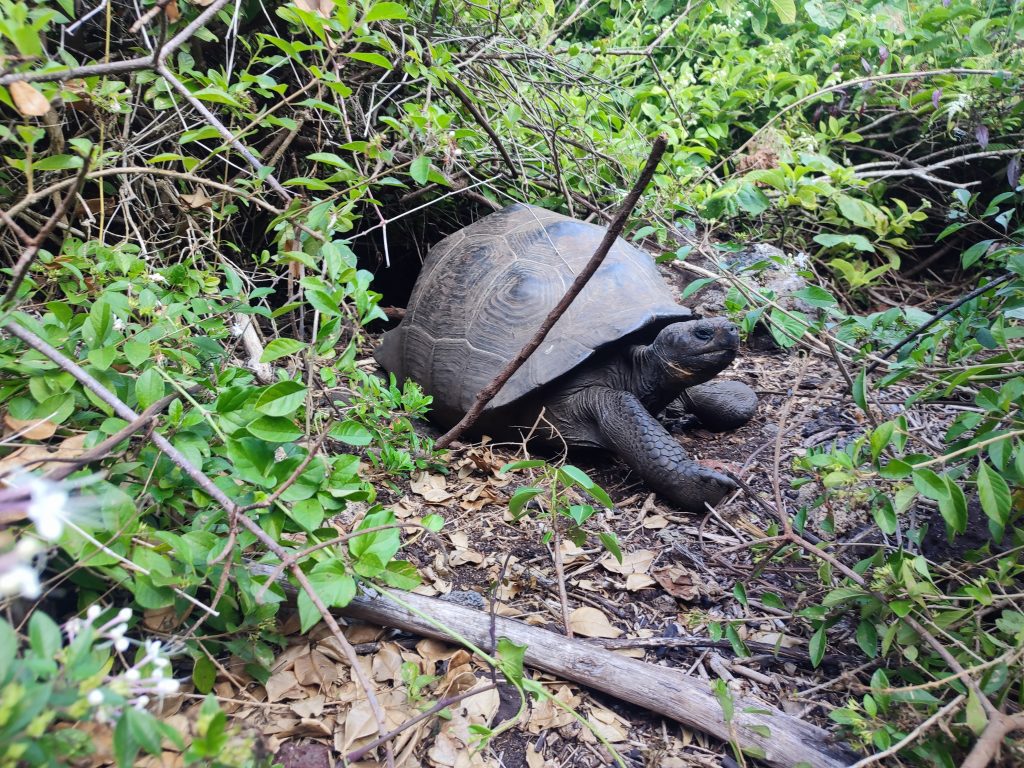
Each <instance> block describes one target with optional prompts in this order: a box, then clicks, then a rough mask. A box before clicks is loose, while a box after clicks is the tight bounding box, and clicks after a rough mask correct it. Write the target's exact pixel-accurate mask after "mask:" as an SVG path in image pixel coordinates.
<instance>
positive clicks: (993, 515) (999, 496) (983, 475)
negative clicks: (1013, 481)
mask: <svg viewBox="0 0 1024 768" xmlns="http://www.w3.org/2000/svg"><path fill="white" fill-rule="evenodd" d="M977 481H978V498H979V499H980V500H981V508H982V509H983V510H985V514H986V515H988V517H989V519H990V520H992V521H994V522H996V523H999V525H1006V524H1007V523H1008V522H1009V520H1010V508H1011V498H1010V487H1009V486H1008V485H1007V484H1006V481H1005V480H1004V479H1003V478H1002V477H1000V476H999V475H998V474H996V471H995V470H994V469H992V468H991V467H989V465H988V464H987V463H986V462H985V460H984V459H982V460H981V461H980V462H979V464H978V477H977Z"/></svg>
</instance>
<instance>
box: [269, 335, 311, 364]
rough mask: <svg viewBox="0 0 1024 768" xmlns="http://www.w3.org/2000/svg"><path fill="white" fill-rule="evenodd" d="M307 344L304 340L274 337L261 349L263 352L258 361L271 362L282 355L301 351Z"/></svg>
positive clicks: (285, 355)
mask: <svg viewBox="0 0 1024 768" xmlns="http://www.w3.org/2000/svg"><path fill="white" fill-rule="evenodd" d="M307 346H308V345H307V344H306V342H304V341H299V340H298V339H274V340H273V341H271V342H270V343H269V344H267V347H266V349H264V350H263V354H262V355H260V362H261V363H271V362H273V361H274V360H278V359H280V358H282V357H287V356H288V355H294V354H295V353H296V352H301V351H302V350H304V349H305V348H306V347H307Z"/></svg>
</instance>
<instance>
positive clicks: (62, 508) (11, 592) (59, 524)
mask: <svg viewBox="0 0 1024 768" xmlns="http://www.w3.org/2000/svg"><path fill="white" fill-rule="evenodd" d="M7 486H8V487H7V488H5V489H4V490H3V491H0V509H14V510H22V509H23V510H24V512H25V516H26V517H27V518H28V519H29V520H30V521H31V522H32V525H33V528H34V530H35V533H36V535H37V536H38V537H39V539H42V540H43V541H56V540H57V539H59V538H60V537H61V534H62V533H64V526H65V525H66V523H67V521H68V519H69V509H70V504H69V501H70V496H69V494H68V491H67V489H66V488H65V487H64V486H63V485H61V484H59V483H54V482H50V481H49V480H44V479H42V478H40V477H35V476H33V475H29V474H20V475H15V476H14V477H13V478H11V479H10V480H8V481H7ZM45 548H46V547H45V546H44V545H43V543H42V542H41V541H39V540H38V539H35V538H31V537H28V536H22V537H21V538H20V539H19V540H18V542H17V544H15V546H14V548H13V549H11V550H10V551H8V552H5V553H3V554H2V555H0V598H3V597H24V598H26V599H28V600H35V599H37V598H38V597H39V596H40V595H41V594H42V586H41V585H40V583H39V572H38V570H37V569H36V568H35V566H34V565H33V563H32V561H33V558H35V557H36V555H38V554H40V553H41V552H42V551H43V550H44V549H45Z"/></svg>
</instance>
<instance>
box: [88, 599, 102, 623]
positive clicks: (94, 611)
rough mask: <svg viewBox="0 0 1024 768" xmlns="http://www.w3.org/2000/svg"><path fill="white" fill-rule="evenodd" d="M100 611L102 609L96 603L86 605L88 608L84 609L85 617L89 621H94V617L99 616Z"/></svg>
mask: <svg viewBox="0 0 1024 768" xmlns="http://www.w3.org/2000/svg"><path fill="white" fill-rule="evenodd" d="M101 613H103V609H102V608H100V607H99V606H98V605H96V603H93V604H92V605H90V606H89V607H88V609H86V611H85V617H86V618H87V619H89V621H96V619H98V618H99V617H100V614H101Z"/></svg>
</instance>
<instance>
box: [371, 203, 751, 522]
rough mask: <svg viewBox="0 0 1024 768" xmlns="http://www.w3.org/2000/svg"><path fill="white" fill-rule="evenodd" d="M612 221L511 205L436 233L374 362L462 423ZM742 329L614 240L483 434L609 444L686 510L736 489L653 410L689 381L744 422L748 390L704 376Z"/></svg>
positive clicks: (707, 404) (437, 412)
mask: <svg viewBox="0 0 1024 768" xmlns="http://www.w3.org/2000/svg"><path fill="white" fill-rule="evenodd" d="M603 234H604V229H603V228H601V227H598V226H595V225H592V224H586V223H584V222H580V221H576V220H574V219H570V218H568V217H566V216H562V215H560V214H557V213H552V212H551V211H546V210H543V209H540V208H535V207H533V206H527V205H522V204H516V205H512V206H509V207H508V208H505V209H503V210H501V211H498V212H497V213H493V214H491V215H489V216H485V217H484V218H482V219H480V220H479V221H477V222H476V223H475V224H472V225H471V226H469V227H466V228H465V229H462V230H460V231H459V232H456V233H455V234H453V235H451V236H450V237H448V238H446V239H444V240H442V241H441V242H440V243H438V244H437V245H436V246H434V248H432V249H431V251H430V252H429V253H428V255H427V259H426V261H425V263H424V265H423V270H422V272H421V273H420V276H419V279H418V280H417V282H416V286H415V288H414V289H413V293H412V296H411V298H410V301H409V306H408V309H407V311H406V315H405V318H404V319H403V321H402V323H401V324H400V325H399V326H398V327H397V328H395V329H394V330H392V331H389V332H388V333H386V334H385V335H384V339H383V341H382V343H381V346H380V348H379V349H378V350H377V353H376V358H377V360H378V362H380V364H381V365H382V366H383V367H384V368H385V369H386V370H388V371H390V372H392V373H394V374H395V375H396V377H397V378H399V379H400V380H401V379H405V378H411V379H413V380H415V381H417V382H418V383H419V384H420V385H421V386H422V387H423V389H424V390H425V391H426V392H427V393H428V394H430V395H432V396H433V398H434V410H433V418H434V420H435V421H436V422H438V423H439V424H440V425H441V426H450V425H452V424H454V423H456V422H457V421H458V420H459V419H460V418H461V417H462V415H463V414H464V413H465V412H466V410H467V409H468V408H469V407H471V406H472V404H473V402H474V400H475V399H476V395H477V393H479V392H480V390H481V389H482V388H483V387H485V386H486V385H487V384H488V383H489V382H490V381H491V380H492V379H493V378H494V376H495V375H496V374H497V373H498V372H499V371H500V370H501V369H502V368H503V367H504V365H505V364H506V363H507V362H508V361H509V360H510V359H511V358H512V357H513V356H514V355H515V354H516V352H517V351H518V350H519V349H520V348H521V347H522V345H523V344H524V343H525V341H526V340H528V339H529V338H531V337H532V335H533V334H534V332H535V331H536V328H537V326H538V325H539V323H540V322H541V321H542V320H543V318H544V317H545V316H546V314H547V312H548V311H549V310H550V309H551V307H552V306H554V304H555V303H556V302H557V301H558V300H559V298H561V296H562V295H563V294H564V292H565V290H566V289H567V287H568V286H569V285H570V284H571V283H572V281H573V279H574V277H575V275H576V273H577V272H578V271H579V270H580V269H582V267H583V265H584V264H585V263H586V262H587V260H588V259H589V256H590V255H591V254H592V253H593V252H594V250H595V248H596V247H597V245H598V244H599V243H600V241H601V238H602V236H603ZM738 346H739V336H738V333H737V331H736V328H735V327H734V326H733V325H732V324H731V323H729V322H728V321H726V320H722V319H714V318H711V319H697V318H694V316H693V314H692V313H691V312H690V310H689V309H687V308H686V307H683V306H680V305H679V304H677V303H676V302H675V298H674V296H673V294H672V292H671V291H669V290H668V288H667V287H666V285H665V284H664V282H663V281H662V279H661V275H660V274H659V273H658V270H657V269H656V267H655V266H654V263H653V261H652V260H651V257H650V256H649V255H648V254H647V253H645V252H643V251H641V250H639V249H638V248H635V247H633V246H631V245H629V244H628V243H626V242H625V241H623V240H621V239H620V240H617V241H616V242H615V245H614V246H613V247H612V250H611V251H610V252H609V254H608V256H607V258H606V260H605V262H604V264H602V266H601V268H600V269H599V270H598V271H597V273H596V274H595V275H594V277H593V278H592V279H591V280H590V282H589V283H588V284H587V285H586V287H585V288H584V290H583V292H582V293H581V294H580V295H579V296H578V297H577V298H576V300H575V301H574V302H573V303H572V304H570V305H569V308H568V310H567V311H566V313H565V314H564V315H563V316H562V317H561V318H560V319H559V321H558V322H557V323H556V324H555V326H554V328H553V329H552V330H551V332H550V334H549V335H548V337H547V338H546V339H545V341H544V343H543V344H542V345H541V347H540V348H538V349H537V350H536V351H535V352H534V354H533V355H532V356H531V357H530V358H529V359H528V360H527V361H526V363H525V364H524V365H523V366H522V367H521V368H520V369H519V370H518V371H517V372H516V373H515V375H514V376H512V378H511V379H509V381H508V382H507V383H506V384H505V386H504V387H503V388H502V389H501V391H500V392H499V393H498V395H497V396H496V397H495V398H494V400H493V401H491V403H490V405H489V406H488V408H487V409H486V410H485V411H484V415H483V417H482V418H481V419H480V421H479V422H478V424H477V431H478V432H481V433H487V434H491V435H493V436H496V437H497V436H503V435H509V434H514V433H515V432H516V431H519V430H523V429H529V428H530V427H531V426H532V425H533V424H535V423H536V421H537V416H538V415H539V414H540V413H541V411H542V409H543V410H544V413H545V420H546V422H547V423H548V427H547V428H546V429H545V430H541V431H542V432H546V434H542V435H539V436H538V437H539V439H540V441H541V442H546V443H548V444H550V445H552V446H557V445H561V444H562V441H564V443H565V444H568V445H569V446H578V447H591V448H601V449H605V450H610V451H612V452H614V453H616V454H617V455H618V456H620V457H621V458H622V459H623V460H624V461H625V462H626V463H627V464H629V466H631V467H632V468H633V469H634V470H636V472H637V473H638V474H640V476H641V477H643V479H644V480H645V482H647V483H648V484H649V485H650V486H651V487H652V488H653V489H654V490H656V491H657V492H658V493H660V494H661V495H662V496H664V497H665V498H667V499H669V500H670V501H672V502H674V503H675V504H678V505H679V506H680V507H682V508H684V509H687V510H702V509H703V508H704V504H705V502H707V503H711V504H714V503H716V502H717V501H719V500H720V499H721V498H722V497H723V496H724V495H725V494H726V493H727V492H728V491H729V490H731V489H732V488H733V487H735V486H734V483H733V482H732V481H731V480H730V479H729V478H727V477H725V476H724V475H721V474H719V473H717V472H714V471H713V470H710V469H707V468H705V467H702V466H701V465H699V464H698V463H696V462H695V461H693V460H692V459H690V458H688V457H687V455H686V453H685V451H684V450H683V448H682V446H681V445H680V444H679V443H678V441H676V440H675V438H673V437H672V435H671V434H669V433H668V431H667V430H666V429H665V428H664V427H663V426H662V425H661V424H660V422H658V420H657V419H656V418H655V416H656V415H657V414H658V413H660V412H661V411H662V410H663V409H664V408H665V406H667V405H668V404H669V403H670V402H671V401H672V400H674V399H675V398H677V397H679V396H680V394H681V393H683V392H684V390H686V391H688V392H689V393H690V397H689V399H688V401H687V402H686V403H685V405H686V407H687V409H688V410H690V411H691V412H692V413H694V415H696V416H697V417H698V418H700V419H701V420H702V421H703V422H704V423H705V425H706V426H708V427H709V428H712V429H728V428H732V427H735V426H739V425H740V424H742V423H744V422H746V421H747V420H749V419H750V418H751V417H752V416H753V414H754V412H755V410H756V408H757V399H756V396H754V394H753V391H752V390H750V388H749V387H747V386H746V385H744V384H741V383H740V382H726V381H722V382H712V381H710V380H711V379H712V378H713V377H714V376H716V375H717V374H718V373H719V372H720V371H721V370H723V369H724V368H725V367H726V366H728V365H729V364H730V363H731V362H732V360H733V358H734V357H735V355H736V351H737V348H738Z"/></svg>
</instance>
